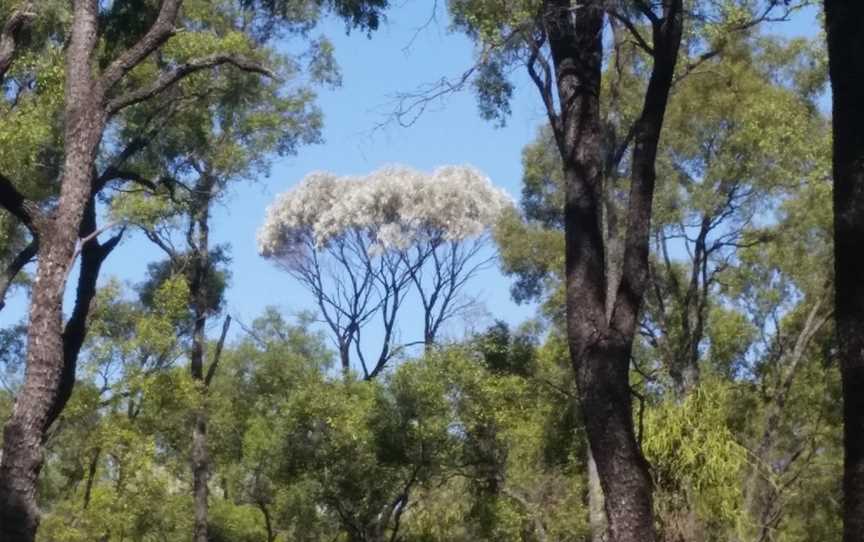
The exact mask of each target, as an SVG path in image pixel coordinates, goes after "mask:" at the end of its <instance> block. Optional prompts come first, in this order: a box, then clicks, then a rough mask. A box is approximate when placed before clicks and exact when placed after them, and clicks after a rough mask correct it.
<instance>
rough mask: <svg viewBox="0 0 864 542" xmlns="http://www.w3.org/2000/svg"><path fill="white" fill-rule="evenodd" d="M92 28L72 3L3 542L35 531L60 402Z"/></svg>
mask: <svg viewBox="0 0 864 542" xmlns="http://www.w3.org/2000/svg"><path fill="white" fill-rule="evenodd" d="M96 29H97V4H96V2H95V1H79V2H76V3H75V7H74V18H73V23H72V35H71V39H70V42H69V46H68V48H67V51H66V55H67V61H66V66H67V68H66V111H65V120H66V126H65V134H64V137H65V139H64V140H65V142H66V147H65V149H64V161H63V177H62V180H61V188H60V199H59V201H58V204H57V209H56V211H55V214H54V216H53V217H52V218H51V219H46V220H43V221H42V222H41V224H39V225H38V226H37V227H38V229H39V234H40V235H39V237H40V239H39V250H38V252H37V260H38V263H37V270H36V281H35V282H34V284H33V290H32V294H31V302H30V315H29V326H28V332H27V367H26V370H25V375H24V384H23V385H22V387H21V390H20V391H19V392H18V395H17V397H16V400H15V406H14V408H13V411H12V416H11V417H10V419H9V421H8V422H7V423H6V427H5V429H4V432H3V457H2V461H0V540H3V541H4V542H29V541H32V540H33V539H34V537H35V534H36V528H37V526H38V521H39V517H38V516H39V511H38V506H37V502H36V484H37V480H38V477H39V471H40V470H41V468H42V462H43V457H42V445H43V440H44V435H45V431H46V430H47V429H48V426H49V425H50V423H51V422H52V421H53V417H54V416H56V412H57V411H58V408H57V407H58V404H59V403H60V402H61V401H60V396H61V393H60V388H61V383H62V381H63V374H64V364H65V360H64V345H63V321H62V318H63V306H62V305H63V292H64V290H65V285H66V277H67V274H68V269H69V266H70V265H72V257H73V254H74V253H75V247H76V244H77V242H78V230H79V224H80V223H81V218H82V216H83V214H84V209H85V207H86V205H87V202H88V201H89V199H90V192H91V180H92V167H93V163H94V160H95V157H96V151H97V148H98V146H99V141H100V140H101V138H102V131H103V129H104V126H105V122H106V114H105V112H104V110H103V108H102V103H101V102H102V99H101V88H100V87H99V85H98V83H97V82H96V81H95V80H94V78H93V69H92V62H91V61H92V52H93V50H94V47H95V44H96V38H97V36H96ZM73 378H74V375H73Z"/></svg>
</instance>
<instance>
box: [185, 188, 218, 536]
mask: <svg viewBox="0 0 864 542" xmlns="http://www.w3.org/2000/svg"><path fill="white" fill-rule="evenodd" d="M214 182H215V179H214V178H213V177H212V176H210V175H209V174H207V173H204V174H202V175H201V177H200V180H199V182H198V183H197V184H196V186H195V195H194V202H193V209H192V213H191V216H190V219H191V220H192V231H190V235H189V239H188V244H189V247H190V250H192V276H191V279H190V281H189V295H190V297H191V301H192V307H193V312H194V316H195V322H194V327H193V330H192V351H191V353H190V356H189V367H190V371H191V373H192V378H193V380H195V381H197V382H198V383H199V384H200V386H201V391H202V393H204V392H206V386H207V382H206V381H205V376H204V357H205V352H206V347H207V344H206V341H207V336H206V325H207V314H208V312H209V310H210V307H209V306H208V305H209V302H210V292H208V288H207V284H208V280H207V278H208V275H209V274H210V248H209V243H210V224H209V222H210V203H211V197H212V193H213V187H214ZM193 232H194V233H193ZM191 462H192V491H193V499H194V502H195V525H194V536H193V541H194V542H207V515H208V497H209V494H208V493H209V492H208V485H207V484H208V481H209V479H210V455H209V451H208V449H207V412H206V407H204V406H202V407H201V408H199V409H198V410H196V412H195V413H194V421H193V427H192V457H191Z"/></svg>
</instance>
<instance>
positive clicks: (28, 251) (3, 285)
mask: <svg viewBox="0 0 864 542" xmlns="http://www.w3.org/2000/svg"><path fill="white" fill-rule="evenodd" d="M38 248H39V243H38V241H37V240H36V239H33V240H32V241H30V244H29V245H27V246H26V247H24V250H22V251H21V252H19V253H18V255H17V256H15V259H14V260H12V262H11V263H10V264H9V265H8V266H6V269H5V270H4V271H3V274H2V275H0V310H3V307H5V306H6V293H7V292H8V291H9V287H10V286H11V285H12V281H13V280H15V277H16V276H17V275H18V273H20V272H21V269H23V268H24V266H25V265H27V264H28V263H30V262H31V261H33V258H35V257H36V250H37V249H38Z"/></svg>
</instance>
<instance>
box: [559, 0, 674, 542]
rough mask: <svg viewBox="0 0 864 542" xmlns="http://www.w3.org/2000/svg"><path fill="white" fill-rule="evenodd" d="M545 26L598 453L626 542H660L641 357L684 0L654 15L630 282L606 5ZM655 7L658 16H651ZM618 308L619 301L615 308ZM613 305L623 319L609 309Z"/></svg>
mask: <svg viewBox="0 0 864 542" xmlns="http://www.w3.org/2000/svg"><path fill="white" fill-rule="evenodd" d="M545 6H546V12H545V17H546V20H545V21H544V23H545V28H546V34H547V36H548V41H549V46H550V49H551V52H552V60H553V64H554V68H555V75H556V77H555V80H556V81H555V82H556V85H557V93H558V101H559V103H560V104H561V112H560V116H558V117H557V118H556V117H555V115H553V114H552V113H551V112H550V119H551V120H552V122H553V128H554V131H555V136H556V143H557V145H558V148H559V151H560V153H561V157H562V161H563V163H564V175H565V181H566V196H565V208H564V220H565V250H566V258H565V261H566V269H565V273H566V305H567V307H566V308H567V334H568V342H569V349H570V355H571V359H572V362H573V366H574V370H575V372H576V381H577V384H578V387H579V395H580V400H581V404H582V413H583V416H584V421H585V427H586V432H587V435H588V441H589V445H590V448H591V453H592V455H593V457H594V460H595V462H596V464H597V472H598V474H599V478H600V483H601V486H602V489H603V495H604V497H605V508H606V517H607V520H608V527H609V537H610V540H612V541H614V542H629V541H640V542H644V541H647V542H651V541H653V540H654V539H655V537H656V535H655V532H654V520H653V512H652V499H651V491H652V482H651V478H650V475H649V472H648V464H647V462H646V461H645V459H644V457H643V456H642V452H641V450H640V448H639V445H638V443H637V442H636V436H635V431H634V427H633V414H632V396H631V391H630V382H629V368H630V356H631V352H632V347H633V339H634V336H635V332H636V325H637V318H638V316H639V311H640V308H641V304H642V299H643V292H644V289H645V283H646V280H647V274H648V246H649V245H648V237H649V234H650V227H651V207H652V200H653V194H654V182H655V177H656V173H655V169H654V162H655V159H656V155H657V145H658V143H659V138H660V130H661V127H662V125H663V117H664V114H665V110H666V103H667V100H668V96H669V90H670V88H671V86H672V76H673V73H674V70H675V62H676V60H677V55H678V49H679V46H680V41H681V29H682V13H681V11H682V7H681V1H680V0H667V1H666V2H664V3H663V13H662V16H658V15H656V14H654V13H653V12H650V13H649V12H646V16H648V17H649V18H650V19H651V23H652V29H653V37H654V39H653V57H654V66H653V69H652V73H651V78H650V80H649V83H648V89H647V91H646V95H645V103H644V106H643V110H642V114H641V116H640V119H639V121H638V122H637V125H636V127H635V136H634V150H633V169H632V173H631V190H630V197H629V201H628V206H627V213H626V219H627V220H626V224H627V226H626V235H625V238H624V247H623V260H622V262H621V269H620V283H619V284H618V286H617V288H616V289H615V290H614V291H615V299H614V300H609V299H608V294H607V290H608V291H612V289H611V288H609V281H610V280H616V281H617V280H619V277H618V276H617V274H615V275H614V276H613V274H611V273H609V268H608V266H607V261H606V260H607V254H606V251H607V249H606V242H605V239H604V233H603V229H604V228H603V163H604V162H603V149H602V145H603V141H602V139H603V130H602V123H601V118H600V92H601V90H600V89H601V84H600V82H601V72H602V63H603V42H602V39H603V32H602V30H603V20H604V3H603V2H601V1H599V0H596V1H587V2H583V3H582V4H581V5H580V6H579V12H578V14H577V15H576V16H574V15H573V13H572V5H571V2H569V1H568V0H558V1H551V0H549V1H547V2H546V4H545ZM645 9H646V10H647V9H648V8H645ZM610 303H611V305H610ZM610 306H611V307H612V309H611V311H610V310H609V307H610Z"/></svg>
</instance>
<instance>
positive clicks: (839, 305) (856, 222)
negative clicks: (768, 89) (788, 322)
mask: <svg viewBox="0 0 864 542" xmlns="http://www.w3.org/2000/svg"><path fill="white" fill-rule="evenodd" d="M825 22H826V28H827V33H828V59H829V62H828V65H829V73H830V77H831V87H832V99H833V130H834V276H835V279H834V280H835V298H834V302H835V318H836V326H837V343H838V348H839V356H840V371H841V378H842V381H843V430H844V436H843V447H844V452H845V458H844V468H843V492H844V498H843V520H844V524H843V540H844V541H845V542H860V541H864V393H862V390H864V278H862V277H864V259H862V258H861V254H860V252H861V247H864V107H862V106H861V99H862V97H864V56H862V51H864V32H862V28H864V3H862V2H860V0H825Z"/></svg>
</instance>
